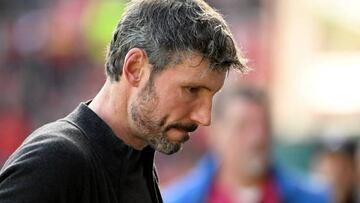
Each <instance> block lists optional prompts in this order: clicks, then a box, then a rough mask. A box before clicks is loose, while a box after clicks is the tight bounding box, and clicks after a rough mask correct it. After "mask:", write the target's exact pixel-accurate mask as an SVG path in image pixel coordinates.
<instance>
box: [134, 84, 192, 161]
mask: <svg viewBox="0 0 360 203" xmlns="http://www.w3.org/2000/svg"><path fill="white" fill-rule="evenodd" d="M158 104H159V97H158V95H157V94H156V92H155V90H154V85H153V80H152V79H151V78H150V79H149V82H148V84H146V85H145V87H144V88H143V89H142V90H141V91H140V92H139V95H138V97H137V99H136V100H135V101H134V102H133V103H132V104H131V106H130V114H131V119H132V122H130V126H131V128H132V131H133V133H134V136H136V137H138V138H140V139H142V140H145V141H146V143H147V144H148V145H150V146H151V147H152V148H153V149H154V150H156V151H159V152H161V153H164V154H167V155H170V154H174V153H176V152H178V151H180V150H181V149H182V145H183V143H184V142H185V141H186V140H187V139H188V135H187V133H186V132H192V131H195V130H196V128H197V125H196V124H190V123H189V124H181V123H172V124H168V125H166V120H167V118H168V116H164V117H162V118H160V117H159V116H157V115H156V113H157V112H156V111H157V110H158ZM172 128H175V129H180V130H182V131H184V133H186V134H185V135H184V136H182V137H183V140H181V141H180V142H178V143H173V142H170V141H169V139H168V135H167V132H168V131H169V130H170V129H172Z"/></svg>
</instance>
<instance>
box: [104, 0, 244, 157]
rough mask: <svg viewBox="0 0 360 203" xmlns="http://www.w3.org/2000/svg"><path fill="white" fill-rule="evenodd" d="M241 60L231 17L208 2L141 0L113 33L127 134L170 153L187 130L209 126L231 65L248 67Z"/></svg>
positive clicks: (110, 69) (112, 68)
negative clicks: (214, 100) (229, 24)
mask: <svg viewBox="0 0 360 203" xmlns="http://www.w3.org/2000/svg"><path fill="white" fill-rule="evenodd" d="M242 60H244V59H243V58H241V57H240V55H239V52H238V51H237V48H236V46H235V43H234V41H233V38H232V36H231V34H230V31H229V29H228V27H227V25H226V23H225V21H224V19H223V18H222V17H221V16H220V14H218V13H217V12H216V11H214V10H213V9H212V8H211V7H209V6H208V5H207V4H206V3H205V2H204V1H202V0H135V1H131V2H130V3H129V5H128V7H127V9H126V11H125V13H124V15H123V17H122V19H121V20H120V22H119V24H118V25H117V28H116V30H115V32H114V36H113V39H112V41H111V44H110V46H109V50H108V54H107V61H106V73H107V76H108V80H109V81H111V83H112V84H115V86H116V84H117V83H119V84H122V85H123V86H126V88H125V90H124V89H122V92H126V95H127V96H126V103H127V109H126V111H127V122H128V124H129V129H128V130H127V133H129V134H131V135H132V136H134V137H136V138H138V139H141V140H143V141H144V142H145V143H146V144H149V145H151V146H153V148H155V149H156V150H158V151H161V152H163V153H166V154H171V153H174V152H176V151H178V150H179V149H180V148H181V145H182V143H183V142H184V141H186V140H187V139H188V132H191V131H194V130H195V129H196V127H197V126H198V125H209V124H210V119H211V116H210V114H211V105H212V97H213V96H214V94H215V93H216V92H217V91H218V90H219V89H220V88H221V87H222V84H223V82H224V78H225V74H226V72H227V71H228V70H229V69H231V68H233V69H237V70H240V71H243V70H245V69H246V67H245V62H244V61H242ZM121 99H124V98H121ZM115 108H116V107H115ZM114 116H115V115H114Z"/></svg>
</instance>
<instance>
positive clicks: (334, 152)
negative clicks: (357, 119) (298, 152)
mask: <svg viewBox="0 0 360 203" xmlns="http://www.w3.org/2000/svg"><path fill="white" fill-rule="evenodd" d="M344 137H345V138H344ZM324 138H325V137H324ZM324 138H323V139H320V143H319V144H320V146H319V148H318V151H317V153H316V154H315V159H314V160H313V172H314V175H315V177H317V178H319V179H320V180H323V181H324V182H325V183H327V184H329V185H330V187H331V189H332V199H333V201H332V202H333V203H357V202H358V201H357V200H356V198H357V197H356V196H357V183H358V181H357V179H356V145H357V143H356V142H357V140H356V139H354V138H348V137H347V136H346V135H345V134H344V135H341V137H339V138H336V137H330V136H328V137H326V139H324Z"/></svg>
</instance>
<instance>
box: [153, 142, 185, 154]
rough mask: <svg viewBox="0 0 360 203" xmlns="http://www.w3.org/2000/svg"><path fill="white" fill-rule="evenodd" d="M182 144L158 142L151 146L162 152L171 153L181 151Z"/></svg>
mask: <svg viewBox="0 0 360 203" xmlns="http://www.w3.org/2000/svg"><path fill="white" fill-rule="evenodd" d="M182 146H183V145H182V144H173V143H166V144H165V145H163V144H159V145H156V146H153V148H154V149H155V150H156V151H158V152H161V153H162V154H166V155H171V154H175V153H176V152H179V151H181V150H182V148H183V147H182Z"/></svg>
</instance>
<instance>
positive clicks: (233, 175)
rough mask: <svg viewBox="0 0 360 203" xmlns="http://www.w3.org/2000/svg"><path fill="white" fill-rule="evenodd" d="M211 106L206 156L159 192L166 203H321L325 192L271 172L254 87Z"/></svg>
mask: <svg viewBox="0 0 360 203" xmlns="http://www.w3.org/2000/svg"><path fill="white" fill-rule="evenodd" d="M223 94H224V96H222V97H219V99H218V100H217V102H216V103H215V106H214V110H215V111H214V125H212V127H211V131H210V132H209V133H210V134H211V136H210V138H211V139H210V140H209V144H210V149H211V153H208V154H206V155H205V157H204V158H203V159H202V160H201V161H200V162H199V163H198V164H197V166H196V167H195V168H194V169H192V170H191V171H190V172H189V173H188V174H187V175H186V176H185V177H184V178H182V179H180V180H179V181H178V182H175V183H173V185H170V186H169V187H168V188H166V189H165V190H164V192H163V195H164V201H165V202H167V203H181V202H187V203H200V202H208V203H280V202H281V203H284V202H285V203H322V202H328V200H327V199H328V196H327V192H326V191H325V189H324V188H322V187H315V185H310V184H308V183H304V181H303V180H301V181H300V180H298V178H297V177H295V176H294V175H292V174H290V173H288V172H286V171H284V170H283V169H280V168H279V167H277V166H273V164H272V163H271V159H270V158H271V157H270V148H271V147H270V145H271V137H270V122H269V121H270V118H269V109H268V104H267V98H266V95H265V93H264V92H263V91H261V90H259V89H257V88H254V87H246V86H243V87H241V88H240V87H235V88H234V89H230V88H229V90H228V91H225V92H224V93H223Z"/></svg>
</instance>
